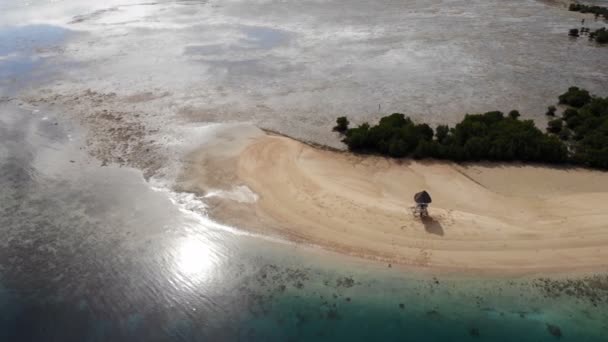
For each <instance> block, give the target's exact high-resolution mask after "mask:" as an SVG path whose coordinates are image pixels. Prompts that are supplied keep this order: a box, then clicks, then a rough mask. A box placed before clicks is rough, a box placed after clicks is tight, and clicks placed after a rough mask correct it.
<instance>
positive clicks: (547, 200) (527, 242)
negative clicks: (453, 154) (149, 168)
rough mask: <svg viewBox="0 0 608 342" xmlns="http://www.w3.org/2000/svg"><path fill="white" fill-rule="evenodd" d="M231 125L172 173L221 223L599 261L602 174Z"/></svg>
mask: <svg viewBox="0 0 608 342" xmlns="http://www.w3.org/2000/svg"><path fill="white" fill-rule="evenodd" d="M239 132H240V133H238V136H240V137H243V136H244V137H245V139H236V138H235V137H234V136H231V134H230V133H226V134H225V135H224V136H223V137H220V138H219V139H218V142H217V145H216V146H213V148H205V149H203V150H201V151H198V152H196V153H193V154H192V156H191V159H190V160H189V161H188V163H187V167H186V170H185V172H184V174H183V176H182V177H181V182H180V187H181V188H182V189H181V190H188V191H194V192H197V193H199V194H206V197H207V199H208V200H209V201H210V203H211V207H210V208H209V213H210V215H211V216H212V217H213V218H215V219H217V220H219V221H221V222H223V223H226V224H230V225H233V226H235V227H239V228H242V229H247V230H251V231H255V232H257V233H263V234H270V235H277V236H281V237H283V238H287V239H290V240H294V241H299V242H303V243H308V244H313V245H318V246H320V247H323V248H326V249H330V250H333V251H337V252H340V253H346V254H349V255H354V256H359V257H364V258H368V259H374V260H379V261H382V262H387V263H392V264H400V265H410V266H418V267H432V268H434V269H437V270H440V269H445V270H470V271H474V272H493V271H498V272H500V273H509V274H513V273H514V274H528V273H534V272H562V271H563V272H566V271H567V272H571V271H600V270H605V269H606V266H607V262H606V260H608V248H607V246H608V173H603V172H599V171H593V170H586V169H580V168H561V169H560V168H551V167H544V166H525V165H519V164H509V165H496V164H475V165H459V164H454V163H448V162H418V161H413V160H390V159H385V158H381V157H374V156H357V155H353V154H350V153H346V152H337V151H330V150H323V149H320V148H316V147H312V146H308V145H306V144H303V143H301V142H298V141H296V140H292V139H290V138H287V137H282V136H275V135H267V134H262V133H259V132H256V130H254V129H249V130H245V131H242V130H240V131H239ZM243 132H244V133H243ZM210 151H214V152H210ZM205 170H206V171H205ZM209 170H218V171H214V172H210V171H209ZM235 184H237V185H236V186H235ZM423 189H424V190H427V191H428V192H430V194H431V195H432V197H433V203H432V205H431V206H430V218H428V219H424V220H421V219H420V218H418V217H414V216H413V215H412V214H411V212H410V210H409V207H410V206H411V205H412V203H413V200H412V196H413V194H414V193H415V192H417V191H420V190H423Z"/></svg>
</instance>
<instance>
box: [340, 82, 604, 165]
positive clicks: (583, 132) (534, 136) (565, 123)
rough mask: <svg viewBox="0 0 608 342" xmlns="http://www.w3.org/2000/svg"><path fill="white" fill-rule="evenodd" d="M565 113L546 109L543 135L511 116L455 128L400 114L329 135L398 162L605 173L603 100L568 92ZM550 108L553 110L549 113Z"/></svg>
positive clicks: (490, 115) (476, 119) (343, 121)
mask: <svg viewBox="0 0 608 342" xmlns="http://www.w3.org/2000/svg"><path fill="white" fill-rule="evenodd" d="M559 104H560V105H561V107H563V108H564V111H563V114H562V116H559V117H558V116H556V111H557V108H556V107H554V106H551V107H549V110H548V112H547V114H549V115H551V116H552V118H553V119H552V120H550V121H549V124H548V127H547V129H546V132H543V131H541V130H540V129H539V128H538V127H536V125H535V124H534V122H533V121H532V120H520V119H519V117H520V113H519V112H518V111H516V110H513V111H511V112H509V113H508V114H507V115H504V113H502V112H500V111H492V112H487V113H484V114H466V115H465V117H464V119H463V120H462V121H461V122H459V123H457V124H456V125H455V126H454V127H449V126H448V125H438V126H437V127H435V129H434V130H433V129H432V128H431V127H430V126H429V125H428V124H426V123H415V122H414V121H412V120H411V119H410V118H409V117H406V116H405V115H404V114H401V113H393V114H391V115H388V116H385V117H383V118H381V119H380V121H379V123H378V124H377V125H373V126H372V125H370V124H369V123H362V124H360V125H358V126H357V127H354V128H349V127H348V126H349V122H348V119H347V118H346V117H340V118H338V120H337V126H336V127H335V128H334V130H336V131H338V132H341V134H343V135H344V138H343V140H342V141H343V142H344V143H345V144H346V145H347V146H348V148H349V150H351V151H354V152H363V153H376V154H380V155H384V156H389V157H394V158H402V157H413V158H416V159H421V158H435V159H447V160H453V161H480V160H488V161H523V162H540V163H551V164H561V163H571V164H577V165H583V166H589V167H595V168H602V169H608V97H606V98H602V97H597V96H592V95H591V94H590V93H589V92H588V91H586V90H584V89H580V88H578V87H570V88H569V89H568V91H567V92H565V93H564V94H562V95H560V96H559ZM554 108H555V109H554Z"/></svg>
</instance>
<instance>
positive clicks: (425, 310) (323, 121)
mask: <svg viewBox="0 0 608 342" xmlns="http://www.w3.org/2000/svg"><path fill="white" fill-rule="evenodd" d="M0 20H1V21H0V189H1V191H0V236H1V237H2V238H1V239H0V341H305V340H306V341H341V340H344V341H347V340H348V341H353V340H354V341H357V340H358V341H368V340H371V339H378V340H383V341H393V340H395V341H397V340H399V341H402V340H409V341H423V340H427V341H449V340H459V341H461V340H462V341H467V340H485V341H553V340H557V339H559V340H562V341H605V340H606V336H608V323H607V322H608V310H606V307H607V305H608V299H607V298H604V297H605V294H606V292H601V291H600V292H597V293H600V295H601V296H600V297H597V296H595V297H594V295H592V294H593V293H596V292H586V291H587V290H584V291H578V290H577V291H576V292H573V293H572V294H566V293H565V292H560V291H559V290H558V291H557V292H555V291H554V287H552V285H547V284H546V283H543V282H542V281H539V280H538V279H536V278H534V277H530V278H516V279H490V278H475V277H471V276H468V277H457V276H447V275H438V274H432V273H422V274H419V273H415V274H414V273H411V272H409V271H407V270H404V269H400V268H398V267H394V266H393V267H388V265H382V264H375V263H368V262H363V261H359V260H353V259H348V258H345V257H341V256H337V255H334V254H331V253H325V252H322V251H319V250H317V249H315V248H308V247H303V246H297V245H293V244H290V243H286V242H283V241H277V240H273V239H267V238H262V237H259V236H251V235H249V234H247V233H245V232H242V231H240V230H238V227H236V228H235V227H225V226H222V225H221V224H218V223H215V222H212V221H210V220H208V219H207V218H206V217H205V216H204V215H201V214H200V212H204V203H203V202H200V201H199V200H198V199H196V198H194V196H193V195H191V194H180V193H174V192H171V191H169V190H167V188H166V187H165V184H168V182H170V180H167V179H163V178H155V177H152V178H151V179H148V180H145V179H144V177H143V175H142V173H141V171H140V170H137V169H133V168H129V167H120V166H118V165H113V164H110V165H104V166H102V162H101V161H99V160H97V159H95V158H94V157H92V156H90V154H89V150H88V146H89V144H90V136H89V137H88V136H87V127H86V126H85V127H83V126H81V125H80V124H79V123H76V122H74V121H73V120H70V119H69V118H72V117H73V116H67V115H64V112H63V111H62V107H61V106H54V105H55V103H51V102H50V101H49V102H48V103H46V104H45V105H39V106H32V105H31V104H27V101H26V100H24V98H27V96H31V95H32V94H35V95H36V94H41V93H43V94H49V93H50V94H72V93H79V92H82V91H84V90H86V89H92V90H94V91H99V92H116V93H118V94H122V95H125V94H127V95H129V94H142V93H144V94H147V93H148V92H150V93H153V94H157V93H163V94H165V95H163V96H164V97H163V98H162V99H161V100H159V101H158V102H155V103H154V106H148V107H146V105H145V103H143V102H145V101H140V102H137V101H131V102H123V103H118V104H117V105H118V106H120V108H119V109H120V110H124V111H128V110H140V111H143V112H146V113H156V114H158V115H159V116H161V117H168V116H169V115H170V114H174V113H180V115H181V116H180V120H181V121H180V122H171V123H170V124H173V125H179V124H181V123H183V122H184V121H185V122H190V123H191V122H192V121H194V122H208V121H218V122H227V121H239V122H241V121H247V122H253V123H256V124H258V125H261V126H263V127H266V128H273V129H278V130H281V131H284V132H287V133H289V134H292V135H295V136H298V137H301V138H306V139H312V140H315V141H319V142H327V143H335V142H336V141H335V137H334V136H333V135H331V134H330V133H328V127H329V126H331V122H332V121H333V119H334V117H335V116H336V115H337V114H349V115H352V116H353V117H356V118H358V119H360V120H363V119H366V118H373V117H374V116H375V115H377V110H378V105H381V109H382V110H383V111H384V110H386V111H393V110H403V111H406V112H408V113H411V114H412V115H415V116H418V117H425V118H428V119H429V120H431V121H432V120H439V119H441V120H444V119H445V120H453V119H454V118H456V117H457V116H458V115H459V114H460V113H462V112H465V111H476V110H485V109H494V108H497V107H498V108H503V107H508V109H510V108H511V107H513V106H515V105H516V106H518V107H520V109H522V110H524V111H526V112H527V113H529V116H531V117H541V115H540V114H542V109H543V108H544V107H545V106H546V104H547V101H550V99H553V98H554V97H555V95H556V94H558V93H559V92H561V91H562V90H563V89H564V88H565V87H567V86H568V85H570V84H573V83H576V84H579V85H581V86H584V87H587V88H589V89H592V90H593V91H596V92H601V91H605V90H606V89H607V85H608V83H607V82H608V80H607V69H606V68H603V67H602V66H604V65H605V62H606V51H607V50H600V49H598V48H597V47H596V46H592V45H591V44H589V43H588V42H586V41H582V40H579V41H571V40H569V39H568V38H567V37H565V35H564V34H563V33H564V32H565V31H564V30H567V29H568V28H570V27H571V26H572V25H576V24H577V23H578V22H579V21H580V19H579V18H578V17H576V16H573V15H572V14H570V13H567V12H563V11H561V10H560V9H558V8H556V7H549V6H547V5H545V4H543V3H540V2H535V1H517V2H516V1H493V0H489V1H459V0H452V1H447V0H446V1H439V0H433V1H402V2H392V1H381V2H367V1H348V2H347V1H321V2H319V1H281V2H278V1H276V2H275V1H162V2H147V3H142V2H137V1H128V0H124V1H120V0H108V1H104V2H96V3H95V4H91V3H89V2H88V1H87V2H85V1H73V0H70V1H67V0H66V1H23V2H17V1H8V0H0ZM597 25H599V23H597ZM78 101H87V100H86V98H83V99H79V100H78ZM87 105H88V106H90V107H92V108H95V107H96V106H100V105H102V103H91V104H87ZM138 106H139V107H138ZM505 109H506V108H505ZM84 114H85V113H83V115H84ZM141 119H142V120H147V118H146V117H145V116H144V115H143V114H142V117H141ZM202 132H203V130H201V134H203V133H202ZM169 140H170V139H169ZM170 141H172V140H170ZM192 208H196V209H197V210H196V211H191V210H190V209H192ZM585 286H587V285H585ZM584 289H587V287H584ZM590 293H591V294H590ZM602 296H603V297H602Z"/></svg>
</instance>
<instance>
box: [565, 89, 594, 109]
mask: <svg viewBox="0 0 608 342" xmlns="http://www.w3.org/2000/svg"><path fill="white" fill-rule="evenodd" d="M589 101H591V95H589V92H588V91H586V90H584V89H579V88H578V87H570V88H568V91H567V92H565V93H563V94H562V95H560V96H559V103H561V104H566V105H570V106H572V107H576V108H580V107H582V106H584V105H585V104H587V103H588V102H589Z"/></svg>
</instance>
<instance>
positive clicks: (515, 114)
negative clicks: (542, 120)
mask: <svg viewBox="0 0 608 342" xmlns="http://www.w3.org/2000/svg"><path fill="white" fill-rule="evenodd" d="M520 116H521V114H519V111H516V110H512V111H510V112H509V117H510V118H511V119H514V120H517V118H519V117H520Z"/></svg>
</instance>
